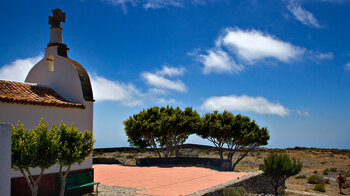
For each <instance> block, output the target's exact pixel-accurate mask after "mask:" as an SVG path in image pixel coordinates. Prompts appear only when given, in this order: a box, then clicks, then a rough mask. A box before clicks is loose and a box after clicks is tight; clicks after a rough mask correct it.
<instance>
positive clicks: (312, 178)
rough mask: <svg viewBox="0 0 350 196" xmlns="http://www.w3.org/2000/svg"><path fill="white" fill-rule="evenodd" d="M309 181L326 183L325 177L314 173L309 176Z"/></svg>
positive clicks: (311, 182)
mask: <svg viewBox="0 0 350 196" xmlns="http://www.w3.org/2000/svg"><path fill="white" fill-rule="evenodd" d="M307 183H309V184H321V183H324V179H323V177H321V176H319V175H312V176H310V177H308V178H307Z"/></svg>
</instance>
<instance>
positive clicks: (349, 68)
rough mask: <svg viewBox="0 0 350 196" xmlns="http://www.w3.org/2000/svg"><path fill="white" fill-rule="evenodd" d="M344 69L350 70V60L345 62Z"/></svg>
mask: <svg viewBox="0 0 350 196" xmlns="http://www.w3.org/2000/svg"><path fill="white" fill-rule="evenodd" d="M344 69H345V70H346V71H350V62H348V63H346V64H345V66H344Z"/></svg>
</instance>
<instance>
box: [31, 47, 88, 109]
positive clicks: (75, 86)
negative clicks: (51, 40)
mask: <svg viewBox="0 0 350 196" xmlns="http://www.w3.org/2000/svg"><path fill="white" fill-rule="evenodd" d="M49 55H53V56H54V71H53V72H50V71H48V62H47V60H46V59H47V58H48V56H49ZM25 82H29V83H37V84H39V85H41V86H47V87H50V88H51V89H53V90H55V91H56V92H57V93H58V94H59V95H61V96H62V97H64V98H65V99H67V100H68V101H71V102H74V103H82V102H83V101H84V97H83V91H82V89H81V83H80V78H79V75H78V72H77V70H76V69H75V68H74V66H73V65H72V64H71V63H70V62H69V61H67V60H66V59H64V58H63V57H61V56H59V55H58V54H57V46H51V47H48V48H45V56H44V58H43V59H42V60H40V61H39V62H38V63H37V64H36V65H35V66H34V67H33V68H32V69H31V70H30V71H29V73H28V75H27V78H26V80H25Z"/></svg>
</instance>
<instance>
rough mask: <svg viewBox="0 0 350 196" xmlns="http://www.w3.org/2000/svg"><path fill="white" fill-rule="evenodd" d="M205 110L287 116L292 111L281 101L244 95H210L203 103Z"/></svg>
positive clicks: (202, 106) (202, 107)
mask: <svg viewBox="0 0 350 196" xmlns="http://www.w3.org/2000/svg"><path fill="white" fill-rule="evenodd" d="M201 109H204V110H219V111H223V110H230V111H241V112H256V113H259V114H274V115H279V116H287V115H289V113H290V111H289V109H288V108H286V107H284V106H283V105H281V104H279V103H271V102H269V101H268V100H267V99H266V98H264V97H249V96H247V95H242V96H236V95H231V96H221V97H209V98H207V99H206V100H204V102H203V104H202V105H201Z"/></svg>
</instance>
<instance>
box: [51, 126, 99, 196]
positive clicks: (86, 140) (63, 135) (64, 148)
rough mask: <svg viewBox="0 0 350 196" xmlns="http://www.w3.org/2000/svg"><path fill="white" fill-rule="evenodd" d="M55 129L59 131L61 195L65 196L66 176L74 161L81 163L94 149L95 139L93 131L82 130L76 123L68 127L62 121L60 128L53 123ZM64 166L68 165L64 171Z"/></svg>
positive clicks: (58, 157) (58, 160)
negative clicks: (75, 125)
mask: <svg viewBox="0 0 350 196" xmlns="http://www.w3.org/2000/svg"><path fill="white" fill-rule="evenodd" d="M53 129H54V130H56V132H57V133H58V136H59V137H58V138H59V140H58V144H59V145H58V150H57V162H58V164H59V165H60V169H59V174H60V176H61V180H62V183H61V190H60V195H61V196H63V195H64V192H65V186H66V178H67V175H68V173H69V172H70V169H71V166H72V165H73V164H74V163H79V164H81V163H82V162H83V161H84V160H85V159H86V158H87V157H88V156H89V155H90V154H91V153H92V151H93V146H94V143H95V141H94V140H93V135H92V132H91V131H88V130H86V131H85V132H80V131H79V130H78V129H77V128H76V127H74V124H72V127H68V126H67V125H66V124H64V123H63V122H61V125H60V129H59V130H58V128H57V126H55V125H53ZM63 167H67V170H66V171H63Z"/></svg>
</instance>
